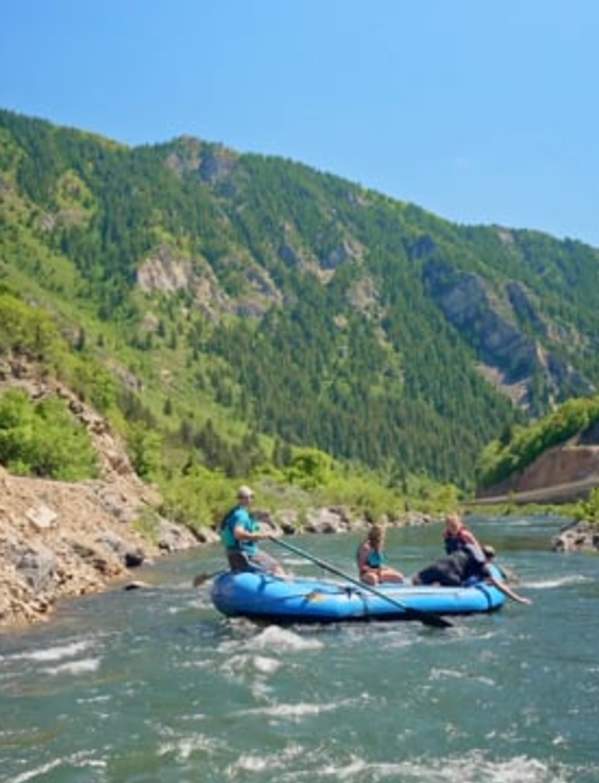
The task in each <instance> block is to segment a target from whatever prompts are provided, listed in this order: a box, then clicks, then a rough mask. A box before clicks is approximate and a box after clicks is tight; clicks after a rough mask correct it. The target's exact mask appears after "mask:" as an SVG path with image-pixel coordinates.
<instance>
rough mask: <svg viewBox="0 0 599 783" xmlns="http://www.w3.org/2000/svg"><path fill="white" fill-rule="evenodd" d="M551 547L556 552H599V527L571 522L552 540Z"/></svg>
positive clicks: (583, 521) (586, 523)
mask: <svg viewBox="0 0 599 783" xmlns="http://www.w3.org/2000/svg"><path fill="white" fill-rule="evenodd" d="M551 547H552V549H553V551H554V552H599V525H593V524H591V523H590V522H586V521H585V520H582V521H580V522H570V523H569V524H568V525H565V526H564V527H563V528H562V529H561V530H560V532H559V533H558V535H557V536H555V538H553V539H552V541H551Z"/></svg>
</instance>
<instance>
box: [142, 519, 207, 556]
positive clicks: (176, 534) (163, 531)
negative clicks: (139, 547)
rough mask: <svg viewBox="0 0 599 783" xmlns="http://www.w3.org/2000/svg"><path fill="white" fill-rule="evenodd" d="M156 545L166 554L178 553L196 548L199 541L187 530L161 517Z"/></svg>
mask: <svg viewBox="0 0 599 783" xmlns="http://www.w3.org/2000/svg"><path fill="white" fill-rule="evenodd" d="M210 532H212V531H210ZM156 543H157V544H158V548H159V549H162V550H163V551H164V552H177V551H179V550H180V549H189V547H192V546H195V545H196V544H197V540H196V538H195V537H194V536H193V534H192V533H190V531H189V530H188V529H187V528H185V527H182V526H181V525H175V524H174V523H173V522H169V521H168V519H164V518H163V517H160V521H159V523H158V536H157V542H156Z"/></svg>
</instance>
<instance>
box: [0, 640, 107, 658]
mask: <svg viewBox="0 0 599 783" xmlns="http://www.w3.org/2000/svg"><path fill="white" fill-rule="evenodd" d="M92 645H93V641H92V640H91V639H83V640H81V641H78V642H71V643H70V644H62V645H58V646H57V647H47V648H46V649H44V650H28V651H27V652H22V653H17V654H16V655H12V656H10V657H11V658H12V659H14V660H25V661H42V662H47V661H60V660H61V659H62V658H72V657H73V656H75V655H79V653H81V652H83V651H84V650H88V649H89V648H90V647H91V646H92Z"/></svg>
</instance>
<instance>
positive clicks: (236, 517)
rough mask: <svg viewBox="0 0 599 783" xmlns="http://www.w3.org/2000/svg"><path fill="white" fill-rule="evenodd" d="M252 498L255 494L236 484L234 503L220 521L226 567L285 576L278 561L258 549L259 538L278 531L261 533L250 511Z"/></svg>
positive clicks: (270, 536)
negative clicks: (237, 486)
mask: <svg viewBox="0 0 599 783" xmlns="http://www.w3.org/2000/svg"><path fill="white" fill-rule="evenodd" d="M253 499H254V493H253V491H252V490H251V489H250V487H247V486H241V487H239V489H238V491H237V501H238V502H237V505H236V506H234V507H233V508H232V509H231V510H230V511H229V512H228V514H227V515H226V516H225V518H224V519H223V521H222V522H221V524H220V538H221V541H222V542H223V545H224V547H225V551H226V553H227V560H228V561H229V566H230V568H231V570H232V571H267V572H268V573H271V574H275V575H276V576H284V574H285V571H284V569H283V567H282V566H281V565H280V563H278V562H277V560H275V559H274V557H271V556H270V555H269V554H267V553H266V552H261V551H260V550H259V547H258V544H257V542H258V541H263V540H264V539H267V538H272V537H273V536H275V535H277V533H276V532H275V531H274V530H273V531H269V532H264V533H263V532H261V530H260V523H259V522H258V521H257V520H256V519H254V517H253V516H252V515H251V513H250V511H249V508H250V505H251V503H252V501H253Z"/></svg>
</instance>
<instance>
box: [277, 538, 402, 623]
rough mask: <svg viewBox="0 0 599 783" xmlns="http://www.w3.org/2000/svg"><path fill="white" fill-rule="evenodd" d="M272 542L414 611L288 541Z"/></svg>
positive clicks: (398, 606) (394, 604) (398, 605)
mask: <svg viewBox="0 0 599 783" xmlns="http://www.w3.org/2000/svg"><path fill="white" fill-rule="evenodd" d="M270 540H271V541H273V542H274V543H275V544H278V545H279V546H282V547H283V548H284V549H288V550H289V551H290V552H294V553H295V554H296V555H300V556H301V557H305V558H306V560H311V561H312V562H313V563H315V564H316V565H317V566H320V567H321V568H324V569H325V570H327V571H330V572H331V573H332V574H335V575H336V576H340V577H341V578H342V579H346V580H347V581H348V582H351V583H352V584H354V585H357V586H358V587H359V588H360V589H361V590H366V591H367V592H369V593H372V594H373V595H376V596H378V598H382V599H383V600H385V601H388V602H389V603H390V604H393V606H395V607H397V608H399V609H402V610H403V611H404V612H406V611H407V612H410V611H412V610H411V609H410V607H409V606H407V605H406V604H404V603H403V602H402V601H397V600H395V598H391V596H389V595H385V593H383V592H382V591H381V590H377V589H376V587H372V586H371V585H367V584H365V583H364V582H360V581H359V580H358V579H354V577H353V576H350V575H349V574H346V573H345V572H344V571H341V570H340V569H338V568H335V566H334V565H331V563H327V562H326V561H325V560H321V559H320V558H318V557H314V555H310V554H308V552H304V550H303V549H299V547H296V546H293V544H288V543H287V542H286V541H280V540H279V539H278V538H271V539H270Z"/></svg>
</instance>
